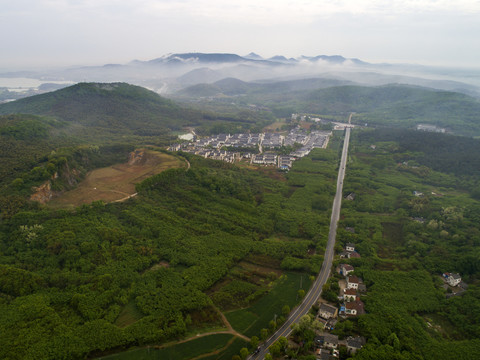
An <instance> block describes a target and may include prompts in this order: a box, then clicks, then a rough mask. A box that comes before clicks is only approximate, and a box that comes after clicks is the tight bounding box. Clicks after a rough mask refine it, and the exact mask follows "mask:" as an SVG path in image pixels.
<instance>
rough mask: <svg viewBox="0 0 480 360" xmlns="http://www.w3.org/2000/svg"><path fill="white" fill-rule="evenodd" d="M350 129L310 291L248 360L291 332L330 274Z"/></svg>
mask: <svg viewBox="0 0 480 360" xmlns="http://www.w3.org/2000/svg"><path fill="white" fill-rule="evenodd" d="M349 120H350V119H349ZM350 131H351V129H350V128H348V127H347V128H346V129H345V140H344V143H343V150H342V158H341V160H340V168H339V170H338V178H337V192H336V194H335V198H334V200H333V207H332V217H331V219H330V231H329V233H328V241H327V248H326V250H325V258H324V261H323V264H322V268H321V270H320V272H319V274H318V276H317V279H316V280H315V282H314V283H313V286H312V287H311V289H310V291H309V292H308V293H307V294H306V295H305V298H304V299H303V302H302V303H301V304H300V305H299V306H298V307H296V308H295V309H294V310H293V311H292V312H291V313H290V316H289V317H288V319H287V320H286V321H285V323H284V324H283V325H282V326H281V327H280V328H279V329H278V330H277V331H276V332H275V333H274V334H273V335H272V336H271V337H270V338H269V339H268V340H267V341H265V342H264V343H263V344H261V345H260V351H259V352H258V353H257V354H254V355H251V356H249V358H248V359H250V360H261V359H263V358H265V355H266V354H267V353H268V347H269V346H270V345H272V344H273V343H274V342H275V341H277V340H278V338H279V337H281V336H285V337H288V336H289V335H290V333H291V332H292V329H291V328H290V327H291V325H292V324H294V323H297V322H298V321H299V319H300V318H301V317H302V316H303V315H305V314H306V313H308V311H309V310H310V308H311V307H312V305H313V304H314V303H315V302H316V301H317V300H318V298H319V297H320V294H321V293H322V287H323V285H324V284H325V283H326V281H327V279H328V277H329V276H330V270H331V267H332V261H333V255H334V246H335V238H336V235H337V223H338V219H339V218H340V206H341V204H342V194H343V178H344V177H345V165H346V163H347V156H348V144H349V142H350Z"/></svg>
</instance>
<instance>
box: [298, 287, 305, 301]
mask: <svg viewBox="0 0 480 360" xmlns="http://www.w3.org/2000/svg"><path fill="white" fill-rule="evenodd" d="M304 296H305V290H303V289H300V290H298V297H299V298H300V299H303V297H304Z"/></svg>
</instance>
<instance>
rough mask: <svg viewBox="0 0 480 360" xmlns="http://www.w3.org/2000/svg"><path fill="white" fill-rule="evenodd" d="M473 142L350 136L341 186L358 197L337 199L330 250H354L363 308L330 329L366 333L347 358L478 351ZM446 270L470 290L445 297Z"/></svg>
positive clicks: (478, 211)
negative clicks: (334, 247) (363, 289)
mask: <svg viewBox="0 0 480 360" xmlns="http://www.w3.org/2000/svg"><path fill="white" fill-rule="evenodd" d="M478 146H479V143H478V141H476V140H469V139H465V138H461V137H454V136H447V135H439V134H428V133H419V132H406V131H401V130H400V131H396V130H388V131H387V130H377V131H367V132H360V131H355V132H353V137H352V143H351V146H350V154H351V155H350V161H349V163H348V165H347V167H348V169H347V172H346V178H345V185H344V191H345V195H347V194H349V193H355V195H356V196H355V199H354V200H346V199H344V201H343V204H342V220H341V221H340V224H339V231H338V243H337V249H338V250H340V249H341V247H342V246H344V245H345V244H346V243H347V242H352V243H354V244H355V245H356V249H357V250H358V252H359V253H360V254H361V256H362V257H361V258H360V259H350V260H347V261H348V262H349V263H350V264H352V265H353V266H354V267H355V274H356V275H357V276H360V277H362V278H363V281H364V283H365V284H366V286H367V289H368V291H367V295H365V296H363V297H362V300H363V301H364V302H365V310H366V312H367V314H365V315H362V316H359V317H358V318H349V319H348V320H343V321H341V322H339V323H338V324H337V326H336V329H335V330H334V331H333V333H334V334H337V335H339V336H340V339H343V338H345V337H347V336H350V335H352V336H356V335H362V336H364V337H366V339H367V344H366V345H365V346H364V347H363V348H362V349H361V350H360V351H359V352H358V353H357V354H356V356H354V358H355V359H357V358H358V359H386V358H391V359H393V358H395V359H415V358H423V359H451V358H459V359H473V358H475V357H476V356H477V354H478V351H479V350H480V342H479V340H478V338H479V334H480V327H479V326H478V324H479V323H480V322H479V320H480V318H479V315H480V296H479V295H480V292H479V289H480V288H479V280H480V260H479V259H480V252H479V245H480V244H479V243H478V241H479V237H478V219H479V216H480V204H479V202H478V196H477V191H478V190H477V189H478V184H479V179H480V178H479V174H478V167H477V164H476V161H477V160H476V159H474V160H473V161H472V160H471V155H472V154H474V153H477V147H478ZM453 159H455V160H453ZM450 164H451V165H450ZM414 191H416V193H414ZM346 228H348V229H349V230H348V231H347V230H346ZM352 229H353V231H352ZM340 262H345V260H343V259H342V260H337V262H336V264H338V263H340ZM444 272H455V273H460V274H461V276H462V279H463V280H464V281H465V282H466V283H467V284H468V289H467V290H466V291H464V292H461V294H459V295H457V296H453V297H450V298H448V299H447V298H446V295H447V294H451V293H452V289H450V288H449V287H446V288H445V287H444V282H443V280H442V276H441V275H442V273H444ZM446 289H447V290H446ZM456 291H458V289H454V292H456ZM332 300H335V299H332ZM341 357H342V358H347V357H348V355H347V354H346V352H341Z"/></svg>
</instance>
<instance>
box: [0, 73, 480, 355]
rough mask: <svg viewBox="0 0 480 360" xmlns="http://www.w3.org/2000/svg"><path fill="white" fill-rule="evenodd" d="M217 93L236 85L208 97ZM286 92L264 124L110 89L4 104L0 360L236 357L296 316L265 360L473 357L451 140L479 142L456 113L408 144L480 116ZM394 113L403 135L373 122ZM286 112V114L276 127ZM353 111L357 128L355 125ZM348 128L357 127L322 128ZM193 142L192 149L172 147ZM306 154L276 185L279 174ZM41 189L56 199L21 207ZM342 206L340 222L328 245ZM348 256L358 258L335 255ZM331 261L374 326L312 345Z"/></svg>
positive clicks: (468, 257)
mask: <svg viewBox="0 0 480 360" xmlns="http://www.w3.org/2000/svg"><path fill="white" fill-rule="evenodd" d="M227 84H230V85H235V86H237V85H239V83H238V82H232V81H230V80H228V81H224V82H223V83H220V84H216V86H217V88H220V85H222V86H226V85H227ZM240 85H241V86H242V87H243V89H244V90H242V91H246V93H245V94H246V95H245V97H246V98H247V97H251V99H253V92H252V93H250V94H248V92H249V91H259V92H258V93H257V94H258V98H257V100H256V101H258V104H260V102H261V101H263V100H262V96H264V95H265V96H267V95H268V94H266V93H262V91H264V90H261V89H260V88H261V87H260V86H257V87H256V88H255V90H248V88H249V86H250V85H245V84H240ZM269 86H270V87H269V89H272V88H275V85H271V84H270V85H269ZM297 86H299V84H298V83H297ZM312 86H313V85H312ZM315 86H316V85H315ZM245 89H246V90H245ZM259 89H260V90H259ZM279 89H280V90H279V93H281V96H279V97H278V98H276V99H274V100H272V102H271V103H270V104H269V105H268V106H265V107H263V105H262V107H260V106H258V105H256V106H252V107H249V106H248V105H247V106H246V107H244V106H243V105H242V106H240V107H236V106H235V105H233V104H232V103H231V102H232V101H231V100H234V101H237V100H238V101H240V102H241V101H243V100H241V98H242V96H243V95H242V96H238V97H233V96H232V97H231V98H229V99H228V101H230V103H229V104H227V103H226V102H223V103H222V101H221V99H220V98H218V99H214V100H212V101H210V100H207V101H205V102H203V101H204V100H201V101H202V103H201V104H203V105H201V104H200V103H195V104H194V102H183V103H181V104H180V103H177V102H175V101H173V100H167V99H164V98H161V97H159V96H158V95H157V94H154V93H152V92H149V91H148V90H145V89H141V88H138V87H131V86H130V85H128V84H121V83H115V84H94V83H86V84H78V85H75V86H73V87H70V88H66V89H62V90H58V91H56V92H52V93H49V94H43V95H41V96H40V97H32V98H26V99H24V100H19V101H16V102H12V103H8V104H3V105H0V112H1V113H4V114H6V115H3V116H0V138H1V140H2V141H1V142H0V144H1V145H2V147H1V154H0V155H1V156H2V159H4V160H5V161H4V165H3V167H2V175H3V177H2V179H1V181H0V185H1V186H0V203H1V216H0V275H1V276H0V314H1V315H0V332H1V333H2V334H5V336H3V337H2V338H1V339H0V357H2V358H6V359H24V358H39V359H49V358H69V359H81V358H86V357H88V358H104V357H106V356H111V358H112V359H117V358H118V359H123V358H125V359H128V358H135V357H137V358H145V359H155V358H158V357H164V358H168V359H191V358H205V359H212V360H213V359H223V360H231V359H232V358H235V359H237V356H240V355H239V354H241V355H242V356H245V357H246V356H247V355H246V354H248V352H250V353H252V352H255V349H256V348H257V346H258V345H259V344H261V343H262V342H263V341H264V340H267V339H269V338H270V337H271V336H272V334H275V333H276V332H277V330H279V329H280V331H281V333H280V335H286V334H287V332H289V331H290V327H289V314H290V313H291V314H293V315H290V317H293V318H295V319H296V320H300V321H299V325H298V326H295V328H294V329H293V331H292V333H291V336H290V341H289V343H288V346H285V344H284V341H285V340H284V339H283V337H279V338H278V340H277V341H271V342H270V343H268V345H269V346H270V355H272V356H273V357H277V358H279V357H284V356H287V357H290V358H296V359H302V360H307V359H309V358H310V357H311V356H312V355H313V352H314V351H317V350H318V349H317V348H316V346H317V345H315V344H314V339H315V336H317V335H318V334H319V333H322V334H323V333H324V332H327V333H328V334H329V335H332V336H338V338H339V339H340V340H341V343H342V344H345V343H346V341H347V340H346V339H348V338H351V337H356V338H358V337H363V338H365V343H364V345H362V346H363V347H362V348H360V349H359V350H358V353H357V354H355V355H353V354H351V353H348V352H347V350H346V348H345V347H341V348H340V350H339V354H338V355H339V357H340V358H341V359H347V358H349V357H353V358H358V359H371V358H398V359H402V360H403V359H405V360H406V359H411V358H414V357H418V356H420V357H422V358H425V359H442V358H448V356H451V354H453V353H456V354H459V355H458V356H459V357H460V358H462V357H463V358H466V359H467V358H469V356H471V355H472V354H475V353H476V349H478V345H479V344H478V339H477V338H478V336H479V335H478V326H477V323H478V322H477V320H476V319H477V315H476V314H477V313H478V309H479V306H480V300H479V297H478V281H479V276H480V273H479V269H480V265H479V263H478V258H480V257H479V254H477V253H478V251H477V250H478V246H477V245H478V226H477V225H476V222H477V220H478V209H479V205H478V201H479V199H480V197H479V193H480V192H479V189H480V187H479V184H480V183H479V181H480V180H479V176H480V174H479V170H478V169H480V167H479V164H478V161H479V160H478V156H477V154H478V153H479V151H480V145H479V141H478V140H476V139H474V138H472V137H460V136H454V135H452V134H451V133H449V132H451V131H452V129H454V128H459V127H461V126H462V124H466V123H468V124H470V125H468V126H471V127H470V128H471V129H476V126H477V125H476V123H475V121H474V117H463V115H461V114H459V115H458V116H459V119H451V121H450V122H448V123H447V124H446V125H445V124H444V123H442V121H446V120H445V119H446V118H447V115H446V116H444V118H443V119H444V120H442V121H440V122H434V123H435V125H434V126H437V127H435V128H434V129H437V128H440V127H442V126H445V128H446V132H445V133H435V132H424V131H416V130H413V128H415V127H416V125H417V124H424V122H422V121H423V120H424V119H425V118H426V117H427V116H428V117H431V116H433V115H434V114H436V113H438V112H441V111H443V110H442V109H444V108H443V107H437V105H434V103H435V104H438V101H439V99H440V98H441V97H443V99H447V100H448V103H449V104H453V103H451V102H450V101H454V103H455V104H456V105H455V106H454V107H453V108H455V107H456V106H459V104H461V103H462V101H466V103H468V104H470V105H469V106H471V107H470V109H474V108H475V106H476V105H475V101H474V100H472V99H469V98H466V97H464V95H451V94H445V93H437V92H432V91H430V90H428V91H427V90H425V91H424V90H423V89H421V90H419V89H414V90H412V89H407V88H404V87H402V86H386V87H383V88H369V89H366V88H360V87H349V86H346V87H345V86H340V87H338V86H334V87H329V88H317V90H312V91H313V92H312V93H310V95H308V96H307V95H306V93H303V94H300V93H295V94H291V96H290V95H288V94H287V93H286V92H284V90H281V87H280V88H279ZM233 90H234V88H232V87H230V89H229V91H233ZM222 91H226V90H222ZM382 92H383V93H382ZM313 95H314V96H313ZM440 95H441V96H440ZM269 96H270V95H269ZM272 96H273V95H272ZM275 96H276V95H275ZM288 96H290V97H288ZM402 96H403V97H404V98H403V100H400V98H401V97H402ZM437 96H440V97H437ZM287 97H288V98H287ZM417 97H420V98H421V99H422V100H421V102H422V101H424V100H425V97H426V98H428V99H432V98H435V101H434V102H432V103H431V106H432V109H433V110H434V111H431V112H429V113H428V114H426V113H423V114H418V112H417V110H415V108H414V107H410V104H411V103H410V102H414V101H415V99H416V98H417ZM264 99H265V98H264ZM271 99H273V97H272V98H271ZM281 99H283V100H281ZM292 99H293V100H292ZM295 99H297V100H298V99H302V100H301V101H298V102H297V100H295ZM217 100H219V101H218V102H217ZM457 100H461V101H460V102H455V101H457ZM248 101H250V100H248ZM289 101H292V102H291V103H290V104H289V103H288V102H289ZM304 101H306V103H305V104H310V105H309V106H311V109H317V110H318V109H321V111H318V112H316V111H315V112H314V111H311V112H310V111H308V108H306V107H303V106H304V104H303V102H304ZM399 102H402V104H403V105H402V106H404V107H403V109H405V108H410V110H411V117H410V115H409V117H408V119H407V118H405V120H406V121H404V122H403V120H402V122H401V124H400V122H396V121H391V122H389V120H388V119H387V117H385V118H384V119H382V122H376V121H375V116H374V113H373V112H375V111H381V112H385V111H389V109H395V108H396V106H397V105H398V104H399ZM193 104H194V105H193ZM247 104H248V103H247ZM302 104H303V105H302ZM318 104H325V105H326V106H325V107H323V105H322V107H318V106H319V105H318ZM423 104H425V102H423ZM7 105H8V106H7ZM204 105H205V107H203V106H204ZM284 105H287V106H285V107H283V110H281V111H285V112H286V111H287V110H291V107H290V105H294V106H293V107H294V108H295V109H297V110H296V111H295V112H289V113H287V114H288V115H286V116H281V115H279V114H280V113H281V112H278V111H277V110H275V109H280V108H276V106H284ZM327 105H328V106H327ZM416 106H421V105H418V104H417V105H416ZM422 106H423V105H422ZM445 106H447V105H445ZM247 107H249V110H248V111H247V110H246V108H247ZM447 107H448V106H447ZM213 109H217V111H218V112H215V111H214V110H213ZM272 109H273V110H272ZM352 109H353V110H362V111H363V112H360V111H358V112H357V111H356V114H355V115H353V116H350V118H349V114H350V113H344V112H345V111H347V110H352ZM372 109H373V110H372ZM416 109H418V107H417V108H416ZM324 111H325V114H324V115H314V114H322V113H323V112H324ZM372 111H373V112H372ZM449 111H450V110H449ZM10 112H15V113H16V114H10ZM19 113H24V114H19ZM292 113H295V114H296V115H297V116H292V115H291V114H292ZM378 113H380V112H378ZM392 113H394V114H395V113H397V114H400V113H401V112H400V111H398V112H397V110H392ZM402 114H403V113H402ZM447 114H448V113H447ZM402 116H403V115H402ZM317 117H318V118H322V119H325V122H322V121H320V119H318V120H319V121H316V118H317ZM348 118H349V120H351V121H352V123H358V124H360V125H362V126H356V127H355V129H354V130H350V128H349V127H347V129H346V132H345V131H344V130H336V129H335V128H333V129H332V124H331V122H335V123H337V122H345V121H346V120H347V119H348ZM366 120H368V123H369V125H368V126H365V125H364V122H365V121H366ZM372 122H373V123H374V124H377V128H373V127H372V126H371V125H370V124H372ZM385 124H389V126H386V125H385ZM412 124H415V126H413V125H412ZM425 125H426V126H427V129H430V128H429V127H428V126H429V125H432V124H429V123H428V122H427V123H426V124H425ZM327 127H328V129H327ZM192 129H194V131H195V134H196V136H197V140H198V144H200V145H199V146H196V145H195V144H197V142H190V143H188V142H185V143H183V144H181V143H178V142H179V140H178V138H176V136H174V135H173V134H175V133H177V134H178V133H184V131H186V130H188V131H191V130H192ZM442 129H443V127H442ZM466 129H467V128H466ZM350 131H351V136H350V150H349V155H348V156H346V155H344V156H343V157H342V148H343V142H344V141H346V140H348V137H347V139H346V138H345V133H347V134H350ZM475 131H476V130H473V131H472V133H471V135H474V134H476V133H475ZM310 145H311V146H310ZM302 146H309V147H308V149H307V150H308V151H306V152H305V153H304V154H302V156H296V160H295V161H294V162H290V163H289V166H288V171H286V170H287V169H284V170H283V171H282V170H281V169H278V166H280V165H281V164H279V163H278V158H280V156H287V157H290V156H293V154H295V153H299V152H301V150H302ZM167 147H169V149H170V151H169V150H165V149H166V148H167ZM225 147H228V148H229V150H231V151H232V153H241V152H242V151H244V150H245V148H249V151H248V152H250V151H252V152H251V154H252V155H251V160H248V161H247V162H246V163H238V162H228V161H218V160H215V159H220V158H221V156H218V157H216V156H217V152H218V153H220V152H222V151H226V148H225ZM257 147H258V151H261V152H263V154H255V152H256V151H257ZM178 150H179V151H178ZM207 152H208V154H207ZM245 152H247V151H246V150H245ZM274 153H275V154H274ZM277 153H278V154H277ZM281 154H285V155H281ZM220 155H221V154H220ZM257 155H259V156H258V157H257ZM260 155H261V156H262V161H265V159H267V160H268V159H269V156H270V155H278V158H277V161H274V163H275V164H272V165H274V166H270V165H266V164H265V163H260V162H258V163H256V161H257V160H258V161H260ZM264 155H267V156H266V157H265V156H264ZM341 157H342V161H341V162H340V158H341ZM223 160H225V159H223ZM290 160H291V159H290ZM280 167H281V166H280ZM345 168H346V169H347V172H346V175H345V178H344V180H338V181H339V183H337V176H338V174H339V171H340V172H343V171H344V170H345ZM46 182H47V183H49V184H50V186H51V189H52V190H53V191H55V192H57V193H58V194H61V195H60V196H58V197H57V198H54V199H52V200H51V201H49V202H47V203H46V204H45V205H43V204H41V203H39V202H36V201H31V200H29V199H30V196H31V195H32V189H33V188H35V187H39V186H40V185H41V184H45V183H46ZM342 185H343V191H342V190H341V187H342ZM339 189H340V190H339ZM334 199H336V200H335V201H336V203H337V204H338V203H339V200H341V202H342V210H341V212H340V213H339V215H340V220H339V223H338V229H334V228H333V230H331V229H332V228H330V220H331V218H332V216H333V215H332V204H333V202H334ZM126 200H128V201H126ZM335 213H336V214H337V215H338V212H335ZM329 233H331V234H330V235H329ZM332 234H333V235H335V234H336V236H337V242H336V244H335V245H334V243H333V242H332V241H331V239H332V236H333V235H332ZM346 244H354V245H355V247H356V249H357V250H358V253H359V254H361V257H357V258H351V259H348V258H340V256H341V255H342V253H343V252H344V248H345V246H346ZM342 256H344V255H342ZM330 262H331V265H332V266H330ZM340 264H348V265H351V266H352V267H354V268H355V273H354V274H355V276H358V277H361V278H362V279H363V281H364V285H365V286H366V288H367V293H366V294H362V295H359V297H360V299H361V301H362V302H364V304H365V312H366V313H365V314H362V315H360V316H358V317H356V316H345V317H339V318H338V320H337V322H336V325H335V326H334V328H330V329H328V330H327V329H320V328H319V325H318V324H319V323H318V321H316V319H317V310H318V309H317V307H318V305H317V304H315V302H314V301H313V302H306V303H305V304H307V305H304V306H303V307H302V306H301V305H300V304H301V303H302V301H303V298H304V297H305V298H306V299H307V300H308V299H311V300H315V297H316V296H318V294H319V293H320V291H321V294H322V303H325V302H328V303H330V304H331V306H336V307H341V305H342V302H341V301H342V300H340V299H338V298H337V297H338V294H337V293H336V291H337V286H338V285H337V284H336V283H338V280H340V279H339V278H338V275H336V274H333V271H332V270H333V269H335V268H337V267H338V266H339V265H340ZM321 270H322V273H321V274H323V275H320V276H318V277H317V278H316V276H317V275H318V274H319V272H320V271H321ZM330 272H332V274H333V275H332V276H330V277H329V278H328V280H327V274H328V273H330ZM447 272H448V273H450V272H451V273H459V274H461V277H462V280H463V281H464V282H465V283H466V284H467V285H468V289H467V290H465V291H463V292H461V295H451V294H455V293H456V290H455V292H454V291H453V290H452V289H450V292H449V290H448V289H449V288H448V287H447V288H444V287H442V282H441V280H440V279H441V278H440V277H441V274H443V273H447ZM311 287H312V288H313V289H314V290H313V292H311V293H309V289H310V288H311ZM447 295H450V296H447ZM396 299H400V300H396ZM312 304H313V306H312ZM297 306H298V308H297ZM300 308H301V309H302V311H301V314H300V312H298V311H299V310H296V309H300ZM466 309H468V312H470V313H471V314H472V315H471V317H466V316H465V313H466ZM304 313H306V315H303V314H304ZM392 314H400V315H401V316H392ZM300 315H303V316H300ZM349 315H351V314H349ZM305 316H306V317H305ZM225 319H227V321H228V323H229V324H230V326H231V327H232V329H233V330H230V327H229V326H228V325H226V322H225ZM458 319H460V321H457V320H458ZM307 320H308V321H307ZM429 324H430V325H429ZM282 329H283V330H282ZM285 329H287V330H288V331H285ZM409 329H414V334H415V336H414V335H412V331H410V330H409ZM226 332H228V333H226ZM44 334H49V336H44ZM197 334H198V335H199V336H198V339H197ZM416 335H418V336H416ZM322 336H323V335H322ZM16 339H25V341H16ZM247 339H249V340H248V341H247ZM278 344H280V345H278ZM282 344H283V345H282ZM266 350H268V349H267V347H263V348H262V351H263V352H262V355H261V356H260V357H263V356H265V357H266V358H268V356H270V355H266ZM443 354H446V355H445V356H444V357H442V356H443ZM330 355H331V354H330ZM260 357H258V358H260ZM254 358H255V357H254Z"/></svg>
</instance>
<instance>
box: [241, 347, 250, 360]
mask: <svg viewBox="0 0 480 360" xmlns="http://www.w3.org/2000/svg"><path fill="white" fill-rule="evenodd" d="M248 352H249V351H248V349H247V348H245V347H244V348H241V349H240V358H241V359H242V360H245V359H246V358H247V356H248Z"/></svg>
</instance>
